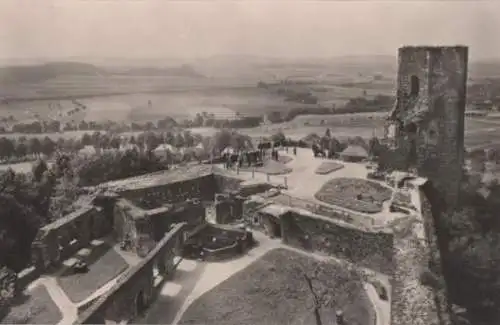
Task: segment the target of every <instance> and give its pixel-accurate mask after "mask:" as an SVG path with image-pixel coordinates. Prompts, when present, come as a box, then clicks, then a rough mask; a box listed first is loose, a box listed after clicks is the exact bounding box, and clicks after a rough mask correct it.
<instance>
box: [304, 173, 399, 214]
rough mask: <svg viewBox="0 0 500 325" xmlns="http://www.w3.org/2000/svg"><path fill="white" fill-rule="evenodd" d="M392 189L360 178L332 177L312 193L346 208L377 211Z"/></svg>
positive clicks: (369, 211)
mask: <svg viewBox="0 0 500 325" xmlns="http://www.w3.org/2000/svg"><path fill="white" fill-rule="evenodd" d="M391 195H392V190H391V189H390V188H388V187H385V186H383V185H381V184H379V183H376V182H372V181H368V180H365V179H361V178H334V179H331V180H329V181H328V182H326V183H325V184H324V185H323V186H322V187H321V188H320V190H319V191H318V192H317V193H316V194H315V195H314V196H315V197H316V199H318V200H320V201H322V202H325V203H328V204H331V205H337V206H340V207H343V208H346V209H350V210H354V211H358V212H362V213H377V212H381V211H382V203H383V202H384V201H387V200H389V199H390V198H391Z"/></svg>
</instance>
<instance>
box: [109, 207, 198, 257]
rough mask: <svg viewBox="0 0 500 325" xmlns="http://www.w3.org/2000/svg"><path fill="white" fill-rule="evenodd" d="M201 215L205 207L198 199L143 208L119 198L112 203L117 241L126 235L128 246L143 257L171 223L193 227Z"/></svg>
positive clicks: (120, 240)
mask: <svg viewBox="0 0 500 325" xmlns="http://www.w3.org/2000/svg"><path fill="white" fill-rule="evenodd" d="M204 219H205V208H204V206H203V204H202V202H201V201H198V200H187V201H185V202H180V203H175V204H169V205H166V206H164V207H161V208H156V209H151V210H145V209H142V208H140V207H137V206H135V205H134V204H133V203H132V202H131V201H129V200H127V199H125V198H120V199H118V200H117V202H116V205H115V213H114V225H115V227H114V231H113V233H114V235H115V239H116V240H117V241H119V242H122V241H124V240H125V239H127V240H128V241H129V243H130V244H131V247H129V249H130V250H131V251H133V252H134V253H136V254H137V255H139V256H140V257H144V256H146V255H147V254H148V253H149V251H151V250H152V249H153V248H154V246H155V245H156V243H157V242H158V241H160V240H161V239H162V238H163V236H164V235H165V233H167V232H168V231H170V229H171V227H172V225H174V224H178V223H181V222H184V223H186V228H192V227H194V226H196V225H199V224H200V223H203V222H204Z"/></svg>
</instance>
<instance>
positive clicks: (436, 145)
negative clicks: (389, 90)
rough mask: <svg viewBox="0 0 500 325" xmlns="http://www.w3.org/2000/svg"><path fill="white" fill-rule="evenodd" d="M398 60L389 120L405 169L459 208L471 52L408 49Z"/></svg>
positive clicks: (427, 47)
mask: <svg viewBox="0 0 500 325" xmlns="http://www.w3.org/2000/svg"><path fill="white" fill-rule="evenodd" d="M398 56H399V68H398V78H397V100H396V104H395V107H394V109H393V111H392V112H391V116H390V121H391V123H393V124H394V125H393V126H394V128H393V129H394V130H395V131H394V139H393V140H394V145H395V146H396V147H397V149H398V151H399V153H400V156H402V157H403V158H402V160H403V166H404V168H405V169H410V170H411V169H413V170H416V172H417V174H418V175H419V176H422V177H426V178H428V179H431V180H432V182H433V184H435V186H436V187H437V188H438V189H439V192H440V193H442V198H443V199H444V200H445V202H446V204H447V205H448V206H455V204H456V200H457V196H458V191H459V186H460V181H461V177H462V165H463V161H464V116H465V97H466V83H467V63H468V48H467V47H465V46H452V47H429V46H405V47H402V48H400V49H399V55H398ZM400 167H401V166H400Z"/></svg>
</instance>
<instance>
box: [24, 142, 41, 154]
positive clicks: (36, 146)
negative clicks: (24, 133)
mask: <svg viewBox="0 0 500 325" xmlns="http://www.w3.org/2000/svg"><path fill="white" fill-rule="evenodd" d="M27 150H28V152H30V153H32V154H35V155H37V156H38V155H40V152H42V144H41V142H40V140H39V139H38V138H31V139H30V140H29V142H28V149H27Z"/></svg>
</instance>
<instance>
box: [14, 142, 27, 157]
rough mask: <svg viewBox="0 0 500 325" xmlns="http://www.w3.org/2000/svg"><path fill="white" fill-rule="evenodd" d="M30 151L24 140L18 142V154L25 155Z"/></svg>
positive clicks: (19, 155)
mask: <svg viewBox="0 0 500 325" xmlns="http://www.w3.org/2000/svg"><path fill="white" fill-rule="evenodd" d="M27 153H28V147H27V146H26V144H25V143H24V142H18V143H17V144H16V156H18V157H25V156H26V154H27Z"/></svg>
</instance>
